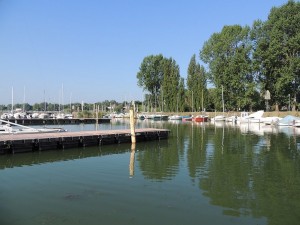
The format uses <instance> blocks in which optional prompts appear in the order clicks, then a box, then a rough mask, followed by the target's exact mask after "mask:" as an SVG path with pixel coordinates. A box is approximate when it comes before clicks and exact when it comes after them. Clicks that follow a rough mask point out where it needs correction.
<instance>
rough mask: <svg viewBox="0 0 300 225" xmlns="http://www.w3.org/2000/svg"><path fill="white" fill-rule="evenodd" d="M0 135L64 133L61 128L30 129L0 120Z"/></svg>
mask: <svg viewBox="0 0 300 225" xmlns="http://www.w3.org/2000/svg"><path fill="white" fill-rule="evenodd" d="M0 123H2V124H0V134H32V133H55V132H65V131H66V130H64V129H63V128H48V127H44V128H32V127H28V126H24V125H20V124H17V123H13V122H9V121H6V120H1V119H0Z"/></svg>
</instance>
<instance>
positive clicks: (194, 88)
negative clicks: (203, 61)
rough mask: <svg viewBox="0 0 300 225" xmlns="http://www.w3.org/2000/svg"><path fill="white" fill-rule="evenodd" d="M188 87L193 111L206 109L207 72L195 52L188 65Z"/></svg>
mask: <svg viewBox="0 0 300 225" xmlns="http://www.w3.org/2000/svg"><path fill="white" fill-rule="evenodd" d="M187 87H188V92H187V94H188V96H189V99H190V101H191V103H190V104H191V109H192V111H193V110H196V111H200V110H204V108H205V105H206V104H205V103H204V96H206V97H207V89H206V72H205V69H204V67H203V66H200V64H199V63H197V62H196V55H195V54H194V55H193V56H192V58H191V60H190V63H189V67H188V75H187Z"/></svg>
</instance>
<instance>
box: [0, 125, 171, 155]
mask: <svg viewBox="0 0 300 225" xmlns="http://www.w3.org/2000/svg"><path fill="white" fill-rule="evenodd" d="M67 133H68V134H69V135H67V136H66V135H62V136H59V135H55V136H54V137H53V135H48V136H46V137H43V136H41V137H39V138H38V137H36V138H34V137H33V138H22V137H21V136H19V137H18V138H17V139H15V140H10V139H7V140H1V141H0V154H15V153H26V152H33V151H46V150H55V149H68V148H78V147H91V146H101V145H109V144H122V143H130V142H131V134H130V132H115V133H99V134H90V133H89V132H81V133H82V134H81V135H80V134H79V135H78V132H67ZM169 133H170V131H169V130H163V129H161V130H157V129H156V130H146V131H137V132H136V142H144V141H154V140H161V139H167V138H168V137H169ZM56 134H58V133H56ZM64 134H65V133H64ZM73 134H75V135H73ZM36 136H37V135H36Z"/></svg>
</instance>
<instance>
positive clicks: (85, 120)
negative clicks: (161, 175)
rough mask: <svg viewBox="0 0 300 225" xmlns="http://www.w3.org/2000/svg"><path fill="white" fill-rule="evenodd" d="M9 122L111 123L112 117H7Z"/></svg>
mask: <svg viewBox="0 0 300 225" xmlns="http://www.w3.org/2000/svg"><path fill="white" fill-rule="evenodd" d="M6 120H7V121H8V122H11V123H17V124H21V125H51V124H54V125H55V124H80V123H86V124H91V123H97V120H98V123H110V121H111V119H109V118H98V119H96V118H79V119H68V118H65V119H52V118H46V119H38V118H34V119H30V118H28V119H6Z"/></svg>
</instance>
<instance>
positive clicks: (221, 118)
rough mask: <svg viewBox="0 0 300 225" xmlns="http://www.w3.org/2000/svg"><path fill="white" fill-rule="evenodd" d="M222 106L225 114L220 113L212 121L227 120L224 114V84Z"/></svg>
mask: <svg viewBox="0 0 300 225" xmlns="http://www.w3.org/2000/svg"><path fill="white" fill-rule="evenodd" d="M222 107H223V115H218V116H215V117H214V118H212V119H211V120H212V121H225V120H226V117H225V116H224V112H225V106H224V95H223V85H222Z"/></svg>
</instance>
